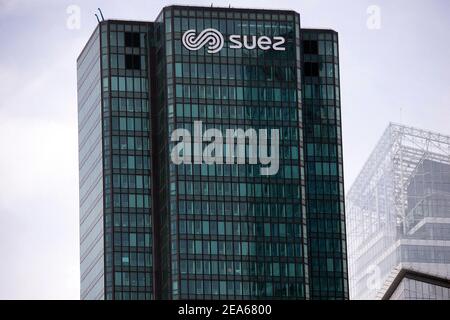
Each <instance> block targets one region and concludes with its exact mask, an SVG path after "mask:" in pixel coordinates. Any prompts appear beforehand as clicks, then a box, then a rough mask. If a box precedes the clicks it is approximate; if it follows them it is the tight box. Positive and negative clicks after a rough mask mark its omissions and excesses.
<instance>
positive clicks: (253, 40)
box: [181, 28, 286, 53]
mask: <svg viewBox="0 0 450 320" xmlns="http://www.w3.org/2000/svg"><path fill="white" fill-rule="evenodd" d="M181 40H182V42H183V45H184V47H185V48H186V49H188V50H190V51H196V50H200V49H201V48H203V47H204V46H206V45H207V46H208V53H217V52H219V51H220V50H222V48H223V46H224V44H225V41H224V38H223V35H222V33H220V31H218V30H216V29H213V28H208V29H205V30H203V31H202V32H200V33H199V34H198V35H197V32H196V31H195V30H193V29H192V30H188V31H186V32H185V33H184V34H183V37H182V39H181ZM228 40H229V41H230V42H231V44H230V49H241V48H246V49H249V50H252V49H256V47H258V48H259V49H261V50H270V49H272V50H275V51H285V50H286V48H285V47H284V46H283V45H284V44H285V42H286V39H285V38H284V37H279V36H278V37H273V38H270V37H267V36H260V37H257V36H241V35H238V34H233V35H230V36H229V37H228Z"/></svg>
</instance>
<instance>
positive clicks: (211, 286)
mask: <svg viewBox="0 0 450 320" xmlns="http://www.w3.org/2000/svg"><path fill="white" fill-rule="evenodd" d="M207 28H214V29H216V30H218V31H219V32H220V33H221V34H222V35H223V37H224V40H225V41H224V46H223V49H222V50H220V51H219V52H217V53H208V52H207V47H203V48H200V49H199V50H195V51H190V50H188V49H187V48H185V47H184V46H183V44H182V41H181V39H182V36H183V34H184V32H186V31H187V30H196V31H197V34H198V33H200V32H201V31H202V30H204V29H207ZM229 35H250V36H252V35H255V36H267V37H270V38H272V37H277V36H282V37H284V38H285V40H286V41H285V43H284V47H285V50H283V51H275V50H261V49H258V47H256V48H255V49H246V48H241V49H232V48H229V45H230V42H229ZM250 39H251V37H250ZM248 44H250V43H248ZM78 101H79V143H80V226H81V227H80V230H81V298H82V299H97V298H98V299H347V298H348V286H347V281H348V280H347V263H346V243H345V214H344V190H343V169H342V168H343V166H342V143H341V120H340V97H339V60H338V38H337V33H336V32H334V31H331V30H311V29H301V28H300V16H299V14H298V13H296V12H294V11H279V10H253V9H251V10H250V9H232V8H210V7H208V8H203V7H184V6H183V7H181V6H170V7H166V8H164V9H163V10H162V12H161V14H160V15H159V16H158V18H157V19H156V21H155V22H131V21H119V20H108V21H102V22H101V23H100V24H99V26H98V27H97V29H96V30H95V31H94V33H93V35H92V37H91V39H90V40H89V42H88V44H87V45H86V47H85V49H84V50H83V51H82V53H81V55H80V57H79V59H78ZM194 121H202V123H203V130H206V129H209V128H215V129H219V130H220V131H222V132H225V130H226V129H238V128H239V129H244V130H246V129H249V128H253V129H256V130H257V129H268V130H269V131H270V129H279V130H280V168H279V171H278V173H277V174H276V175H274V176H262V175H260V171H259V169H260V165H259V164H258V165H254V164H248V163H246V164H239V165H238V164H223V165H206V164H192V165H187V164H182V165H175V164H174V163H173V162H172V161H171V159H170V152H171V150H172V148H173V147H174V145H175V143H174V142H171V139H170V137H171V134H172V132H173V131H174V130H175V129H179V128H184V129H188V130H190V131H191V132H192V131H193V123H194ZM247 152H248V150H247Z"/></svg>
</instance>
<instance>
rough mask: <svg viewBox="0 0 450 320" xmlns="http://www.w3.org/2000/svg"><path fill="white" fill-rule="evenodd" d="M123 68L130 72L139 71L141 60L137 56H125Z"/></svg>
mask: <svg viewBox="0 0 450 320" xmlns="http://www.w3.org/2000/svg"><path fill="white" fill-rule="evenodd" d="M125 68H126V69H132V70H140V69H141V58H140V56H139V55H137V54H127V55H125Z"/></svg>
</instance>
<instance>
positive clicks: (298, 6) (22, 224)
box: [0, 0, 450, 299]
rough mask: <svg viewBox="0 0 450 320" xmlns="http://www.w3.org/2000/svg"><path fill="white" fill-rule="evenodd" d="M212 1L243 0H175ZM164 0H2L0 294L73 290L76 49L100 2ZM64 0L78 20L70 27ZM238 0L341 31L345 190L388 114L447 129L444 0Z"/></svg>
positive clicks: (108, 8) (152, 5) (36, 295)
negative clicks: (287, 11) (290, 11)
mask: <svg viewBox="0 0 450 320" xmlns="http://www.w3.org/2000/svg"><path fill="white" fill-rule="evenodd" d="M211 2H213V3H214V5H215V6H228V5H229V4H231V6H233V7H239V6H241V5H242V3H243V2H241V1H233V0H227V1H212V0H209V1H197V0H190V1H180V0H178V1H177V2H176V3H177V4H196V5H208V6H209V5H210V4H211ZM37 3H39V5H38V4H37ZM167 4H173V2H166V1H153V0H152V1H149V0H147V1H132V0H127V1H112V0H108V1H93V0H89V1H87V0H85V1H84V0H83V1H77V0H74V1H61V0H59V1H50V0H41V1H25V0H23V1H15V0H0V147H1V149H0V150H1V157H0V299H78V298H79V238H78V229H79V228H78V144H77V143H78V142H77V101H76V89H77V87H76V63H75V62H76V58H77V56H78V54H79V53H80V51H81V49H82V47H83V45H84V44H85V43H86V41H87V40H88V38H89V36H90V34H91V32H92V31H93V29H94V28H95V25H96V19H95V17H94V12H95V10H96V8H97V7H98V6H100V7H101V8H102V9H103V13H104V16H105V18H106V19H108V18H120V19H130V20H150V21H151V20H153V19H154V18H155V17H156V16H157V14H158V12H159V11H160V9H161V8H162V7H163V6H164V5H167ZM70 5H75V6H78V8H79V9H80V14H81V15H80V28H79V29H71V28H68V26H67V19H68V18H69V14H68V13H67V9H68V7H69V6H70ZM371 5H375V6H376V7H371ZM245 6H246V7H258V8H283V9H294V10H296V11H298V12H300V14H301V23H302V26H303V27H315V28H332V29H335V30H336V31H338V32H339V37H340V57H341V91H342V111H343V117H342V118H343V131H344V137H343V138H344V161H345V179H346V189H347V190H348V189H349V187H350V186H351V183H352V182H353V181H354V179H355V177H356V176H357V174H358V172H359V170H360V169H361V167H362V166H363V164H364V162H365V160H366V159H367V158H368V156H369V154H370V152H371V150H372V149H373V148H374V146H375V144H376V142H377V140H378V139H379V138H380V136H381V134H382V132H383V130H384V129H385V128H386V126H387V125H388V123H389V122H390V121H393V122H401V123H403V124H406V125H411V126H416V127H419V128H423V129H430V130H433V131H437V132H441V133H445V134H450V125H449V122H450V121H449V120H450V90H449V89H450V88H449V84H450V59H449V57H450V45H449V36H448V31H449V30H450V19H449V17H448V15H449V14H450V10H449V9H450V1H448V0H441V1H438V0H427V1H425V0H416V1H412V0H384V1H381V0H373V1H360V0H359V1H355V0H345V1H344V0H340V1H335V0H329V1H325V0H323V1H320V0H303V1H301V0H295V1H287V0H286V1H283V0H276V1H263V0H258V1H252V0H247V1H245ZM368 9H369V13H368ZM377 10H380V20H379V19H377ZM378 27H379V28H378Z"/></svg>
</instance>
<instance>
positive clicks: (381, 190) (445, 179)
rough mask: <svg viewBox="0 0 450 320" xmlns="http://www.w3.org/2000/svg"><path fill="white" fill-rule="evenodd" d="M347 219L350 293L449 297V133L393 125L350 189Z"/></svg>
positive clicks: (366, 296) (355, 295) (359, 296)
mask: <svg viewBox="0 0 450 320" xmlns="http://www.w3.org/2000/svg"><path fill="white" fill-rule="evenodd" d="M347 218H348V221H347V223H348V251H349V274H350V289H351V290H350V294H351V298H352V299H378V298H383V297H388V298H393V299H448V298H449V296H448V287H449V286H450V242H449V240H450V220H449V218H450V137H448V136H445V135H442V134H439V133H434V132H429V131H424V130H420V129H416V128H410V127H406V126H401V125H397V124H391V125H389V127H388V128H387V129H386V131H385V133H384V134H383V136H382V138H381V139H380V142H379V143H378V145H377V146H376V148H375V150H374V151H373V153H372V155H371V156H370V158H369V160H368V161H367V163H366V164H365V166H364V168H363V170H362V171H361V173H360V174H359V176H358V178H357V179H356V181H355V183H354V184H353V186H352V187H351V189H350V191H349V193H348V195H347ZM411 274H412V276H409V277H408V275H411ZM417 274H418V276H415V275H417ZM404 275H406V277H405V276H404ZM435 278H439V279H440V280H439V281H437V282H436V281H434V280H433V279H435ZM393 279H400V280H398V281H396V280H393ZM430 279H431V280H430ZM393 282H394V283H395V282H397V283H396V284H395V285H394V286H393V288H394V289H395V292H393V290H391V289H390V288H392V283H393ZM445 283H446V284H447V285H443V284H445ZM430 290H431V291H430ZM436 290H438V291H436ZM387 292H390V293H389V294H387Z"/></svg>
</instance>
